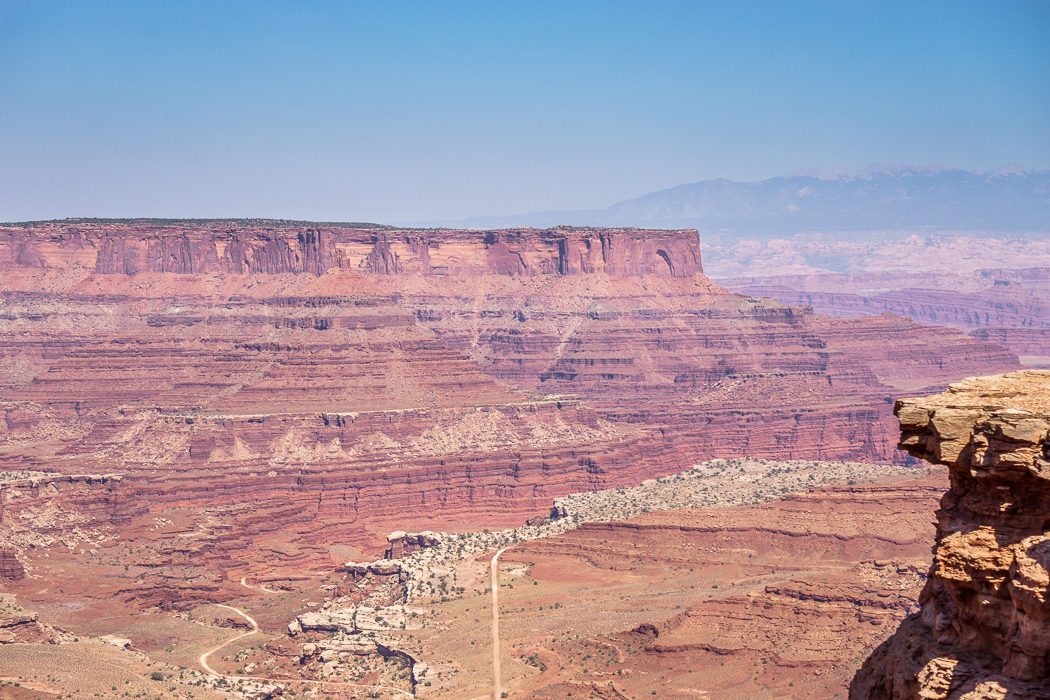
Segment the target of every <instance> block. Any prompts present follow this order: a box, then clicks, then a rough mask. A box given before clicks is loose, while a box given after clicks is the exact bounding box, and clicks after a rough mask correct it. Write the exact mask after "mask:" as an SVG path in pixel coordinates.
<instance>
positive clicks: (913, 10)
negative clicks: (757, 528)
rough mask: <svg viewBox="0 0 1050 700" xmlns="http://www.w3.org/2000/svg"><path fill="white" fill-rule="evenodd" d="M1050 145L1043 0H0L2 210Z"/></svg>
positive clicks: (64, 210) (535, 189)
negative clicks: (484, 0)
mask: <svg viewBox="0 0 1050 700" xmlns="http://www.w3.org/2000/svg"><path fill="white" fill-rule="evenodd" d="M875 161H889V162H908V163H915V164H919V163H933V162H943V163H946V164H949V165H956V166H961V167H967V168H978V169H986V168H992V167H995V166H998V165H1001V164H1004V163H1009V162H1020V163H1023V164H1026V165H1030V166H1035V167H1042V168H1045V167H1050V2H1048V1H1046V0H1039V1H1036V2H1006V1H1004V0H996V1H993V2H978V3H974V2H961V1H959V0H952V1H951V2H927V3H922V2H916V0H908V1H907V2H887V1H886V0H878V1H872V2H866V1H861V0H854V1H849V2H847V1H839V2H830V1H827V2H746V1H739V2H738V1H730V0H725V1H724V2H717V3H715V2H710V3H707V2H699V1H696V2H656V1H653V0H646V1H645V2H642V1H641V0H639V1H638V2H611V1H603V2H572V1H570V0H558V1H556V2H540V1H537V0H529V1H528V2H510V1H507V0H500V1H498V2H497V1H496V0H493V2H488V3H474V2H451V1H449V2H440V3H439V2H433V3H431V2H407V1H402V2H395V1H390V2H386V1H381V0H370V1H368V2H331V3H322V2H314V3H310V2H292V1H291V0H289V1H288V2H244V3H240V2H228V1H218V2H217V1H214V0H210V1H207V2H185V1H183V0H180V1H179V2H175V1H172V2H143V1H142V0H137V1H135V2H103V1H97V0H92V1H87V0H75V1H71V2H50V1H48V0H26V1H25V2H11V1H9V0H0V220H7V221H10V220H22V219H31V218H54V217H65V216H197V217H215V216H266V217H286V218H307V219H323V220H332V219H339V220H369V221H384V222H392V221H404V220H414V219H439V218H454V217H461V216H468V215H482V214H509V213H516V212H523V211H535V210H543V209H568V208H590V207H600V206H605V205H608V204H611V203H612V202H614V201H616V200H619V199H623V198H626V197H631V196H635V195H640V194H643V193H645V192H649V191H652V190H656V189H661V188H663V187H668V186H672V185H678V184H682V183H685V182H692V181H696V180H701V179H705V178H711V177H728V178H731V179H742V180H752V179H762V178H765V177H771V176H774V175H779V174H783V173H786V172H788V171H791V170H795V169H797V168H811V167H830V166H844V167H849V168H856V167H862V166H865V165H868V164H869V163H872V162H875Z"/></svg>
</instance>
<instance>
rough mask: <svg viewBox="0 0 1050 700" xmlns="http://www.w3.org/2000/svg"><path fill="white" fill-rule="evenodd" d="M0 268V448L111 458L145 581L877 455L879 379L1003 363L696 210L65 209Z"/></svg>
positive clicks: (216, 576) (115, 493) (29, 459)
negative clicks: (722, 269)
mask: <svg viewBox="0 0 1050 700" xmlns="http://www.w3.org/2000/svg"><path fill="white" fill-rule="evenodd" d="M0 273H2V274H0V437H2V439H0V470H4V471H9V472H17V471H36V472H59V473H62V474H67V475H75V474H109V473H119V474H121V475H123V479H122V480H121V481H119V482H113V485H112V487H110V486H107V487H106V489H107V490H106V497H105V499H103V500H102V501H101V502H100V503H101V505H102V506H103V507H104V508H105V509H108V511H106V512H108V513H109V514H110V515H109V517H110V519H111V521H112V523H113V524H114V527H117V528H118V529H119V532H118V533H115V534H116V535H118V536H120V537H126V538H127V539H130V540H135V541H136V542H141V543H148V550H149V553H148V557H146V555H143V556H144V557H145V558H147V559H148V560H149V564H150V565H149V567H148V571H145V572H143V573H142V574H141V575H140V576H138V578H137V579H136V578H135V575H132V574H130V573H129V574H128V580H121V581H120V582H119V591H118V594H119V595H122V596H126V597H129V598H135V599H137V600H140V601H145V602H148V603H149V604H154V603H156V604H169V603H174V602H177V601H173V600H172V597H178V596H181V595H182V593H180V592H179V591H180V589H181V588H182V587H184V586H187V585H189V584H186V583H185V582H187V581H190V580H191V578H192V580H193V583H192V585H191V586H189V589H188V590H190V592H192V594H193V595H195V596H197V597H201V596H209V597H215V596H218V595H219V593H217V592H216V591H219V589H220V588H221V586H222V585H223V582H224V581H227V580H228V579H230V577H231V576H233V574H234V573H235V572H237V571H241V572H243V571H245V570H251V569H254V568H264V567H265V568H268V569H272V568H273V567H288V568H294V569H296V570H301V569H303V568H304V567H306V568H309V567H317V568H322V567H328V566H331V564H332V563H333V561H341V560H343V559H336V557H337V555H335V554H332V553H331V552H330V551H329V547H330V546H332V545H351V546H354V547H359V548H363V549H367V550H368V553H367V556H368V557H369V558H371V559H374V558H377V557H378V556H379V555H380V554H381V553H382V551H383V548H385V546H386V544H387V542H386V539H385V536H386V533H387V532H389V531H391V530H405V531H421V530H428V529H443V530H448V529H452V528H456V527H472V526H484V525H489V524H499V523H503V524H511V523H514V524H516V523H518V522H520V521H521V520H522V519H524V518H525V517H527V516H528V515H532V514H535V513H536V512H539V511H542V510H544V509H546V507H547V506H548V505H549V503H550V501H551V500H552V499H553V498H554V497H556V496H559V495H562V494H565V493H569V492H577V491H585V490H592V489H597V488H608V487H616V486H620V485H625V484H631V483H636V482H638V481H640V480H642V479H645V478H649V477H653V476H660V475H665V474H668V473H673V472H676V471H680V470H681V469H682V468H683V467H685V466H688V465H689V464H692V463H696V462H699V461H702V460H704V459H707V458H712V457H723V456H738V455H750V456H766V457H777V458H781V459H791V458H815V459H840V458H842V459H864V460H892V459H894V457H895V454H896V453H895V450H894V448H893V443H894V442H895V439H896V432H895V429H894V426H893V424H892V416H891V415H890V400H889V397H890V396H893V395H899V394H901V393H907V392H915V391H928V390H929V389H930V388H931V387H941V386H944V385H946V384H947V383H948V382H949V381H953V380H955V379H958V378H959V377H960V376H965V375H967V374H975V373H987V372H997V371H1005V370H1009V369H1014V368H1016V367H1017V366H1018V362H1017V357H1016V356H1015V355H1014V354H1013V353H1011V352H1010V351H1008V350H1006V349H1004V348H1003V347H1001V346H999V345H995V344H993V343H989V342H985V341H982V340H980V339H974V338H971V337H968V336H966V335H965V334H963V333H961V332H959V331H956V330H951V329H944V328H936V329H931V328H923V327H921V326H919V325H917V324H916V323H914V322H913V321H910V320H908V319H904V318H900V317H897V316H890V315H885V316H876V317H870V318H864V319H825V318H822V317H819V316H816V315H815V314H813V313H812V312H810V311H808V310H804V309H797V308H791V307H786V306H783V305H780V304H777V303H774V302H770V301H763V300H757V299H748V298H745V297H741V296H738V295H736V294H733V293H731V292H728V291H726V290H724V289H722V288H721V287H719V286H717V285H715V284H714V283H712V282H711V281H710V280H709V279H708V278H707V277H705V276H704V275H703V273H702V266H701V257H700V249H699V238H698V235H697V232H696V231H644V230H638V229H621V230H607V229H574V228H573V229H570V228H558V229H550V230H531V229H518V230H505V231H451V230H407V229H392V228H384V227H375V226H372V227H368V226H358V225H345V226H336V225H322V224H303V225H300V224H292V223H281V222H148V221H140V222H125V223H106V222H77V221H71V222H62V223H47V224H33V225H24V226H0ZM13 512H14V511H12V513H13ZM34 512H35V511H34ZM85 517H88V516H87V515H85ZM90 517H91V518H96V517H99V514H98V513H97V512H96V511H94V510H92V511H91V513H90ZM38 520H39V519H34V518H29V519H27V520H26V522H37V521H38ZM40 522H41V523H43V521H40ZM44 526H45V525H44V524H41V525H40V527H44ZM47 527H52V526H51V525H47ZM70 527H72V526H70ZM52 529H53V527H52ZM67 529H68V528H67ZM47 534H48V536H49V537H52V538H53V539H55V540H56V541H58V540H61V537H60V536H59V535H60V534H61V533H47ZM41 551H42V550H39V548H38V550H37V555H39V556H43V555H42V554H40V552H41ZM17 556H18V557H20V558H21V561H23V563H25V564H28V565H29V566H27V569H31V565H32V564H33V562H32V561H29V560H28V559H27V558H26V557H27V556H28V557H29V559H32V558H34V556H36V555H33V554H32V553H31V554H30V555H26V554H25V552H22V551H19V552H18V553H17ZM355 556H357V555H355ZM364 557H365V555H364V554H362V559H364ZM52 561H54V559H52ZM187 571H192V573H193V576H192V577H191V576H189V575H187V573H186V572H187ZM233 578H234V580H236V578H238V577H236V576H233Z"/></svg>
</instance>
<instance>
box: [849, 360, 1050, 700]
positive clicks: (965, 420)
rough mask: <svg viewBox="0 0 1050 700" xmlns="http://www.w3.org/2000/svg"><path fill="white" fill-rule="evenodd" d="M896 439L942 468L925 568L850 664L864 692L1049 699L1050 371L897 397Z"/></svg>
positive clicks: (855, 690)
mask: <svg viewBox="0 0 1050 700" xmlns="http://www.w3.org/2000/svg"><path fill="white" fill-rule="evenodd" d="M896 413H897V416H898V417H899V419H900V424H901V431H902V440H901V447H903V448H904V449H906V450H908V451H909V452H910V453H911V454H913V455H915V456H917V457H921V458H923V459H926V460H928V461H930V462H934V463H937V464H945V465H947V466H948V467H949V468H950V475H951V490H950V491H948V493H947V494H946V495H945V496H944V498H943V499H942V501H941V508H940V510H939V511H938V512H937V541H936V546H935V548H934V560H933V566H932V567H931V569H930V576H929V579H928V581H927V584H926V586H925V588H924V589H923V592H922V594H921V596H920V598H919V602H920V604H921V606H922V611H921V613H919V614H917V615H914V616H912V617H909V618H908V619H906V620H905V621H904V622H903V623H902V624H901V627H900V629H899V630H898V631H897V633H896V634H895V635H894V636H893V637H891V638H890V639H889V640H888V641H886V642H885V643H883V645H882V646H880V647H879V648H878V649H877V650H876V651H875V652H874V653H873V654H872V656H871V657H870V658H869V659H868V661H867V662H866V663H865V665H864V667H863V668H861V670H860V671H859V672H858V673H857V675H856V677H855V678H854V680H853V684H852V686H851V689H850V696H851V697H852V698H855V699H857V700H860V699H862V698H916V697H922V698H1007V697H1009V698H1013V699H1017V700H1021V699H1023V698H1050V571H1048V570H1050V372H1047V371H1034V370H1031V371H1022V372H1013V373H1010V374H1005V375H1001V376H997V377H978V378H973V379H967V380H966V381H963V382H960V383H959V384H954V385H952V386H951V388H950V389H949V391H947V392H945V393H943V394H938V395H936V396H930V397H925V398H919V399H906V400H902V401H899V402H897V406H896Z"/></svg>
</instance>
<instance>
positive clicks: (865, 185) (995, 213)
mask: <svg viewBox="0 0 1050 700" xmlns="http://www.w3.org/2000/svg"><path fill="white" fill-rule="evenodd" d="M430 223H437V222H430ZM440 223H442V224H455V225H457V226H469V227H475V228H489V227H506V226H555V225H558V224H568V225H595V226H648V227H660V228H694V227H695V228H700V229H702V230H704V231H705V232H706V233H707V234H708V235H714V236H716V237H719V238H722V237H725V238H729V239H731V238H737V237H744V236H746V237H767V236H774V235H776V236H780V235H792V234H796V233H803V232H813V231H876V230H904V229H912V230H914V229H954V230H970V231H997V232H1012V231H1016V232H1022V231H1050V170H1032V169H1029V168H1024V167H1022V166H1018V165H1010V166H1005V167H1002V168H997V169H995V170H990V171H988V172H973V171H969V170H959V169H954V168H946V167H943V166H939V165H938V166H924V167H913V166H906V165H886V164H877V165H873V166H871V167H868V168H865V169H864V170H860V171H857V172H845V171H831V172H829V171H797V172H794V173H790V174H788V175H785V176H782V177H774V178H770V179H768V180H762V181H761V182H734V181H732V180H726V179H722V178H719V179H717V180H702V181H700V182H694V183H691V184H688V185H679V186H678V187H672V188H670V189H666V190H660V191H658V192H651V193H649V194H646V195H642V196H641V197H636V198H634V199H628V200H625V201H622V202H617V203H616V204H613V205H612V206H609V207H607V208H605V209H593V210H579V211H546V212H534V213H530V214H519V215H515V216H498V217H475V218H470V219H465V220H460V221H455V222H440Z"/></svg>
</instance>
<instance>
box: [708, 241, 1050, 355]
mask: <svg viewBox="0 0 1050 700" xmlns="http://www.w3.org/2000/svg"><path fill="white" fill-rule="evenodd" d="M1047 250H1050V248H1048V246H1047V240H1046V236H1045V235H1037V234H1031V235H1029V236H1027V237H1020V236H1010V237H1007V236H1003V235H998V236H996V235H991V234H989V235H986V236H974V235H972V234H970V235H964V234H958V233H956V234H952V233H943V234H937V235H926V236H919V235H910V236H901V237H897V238H893V237H888V238H887V239H885V240H877V241H865V240H853V241H851V240H845V239H841V238H838V237H836V236H833V235H825V236H813V237H810V238H805V237H800V238H798V239H795V240H773V241H757V240H749V241H738V242H735V243H734V244H732V245H720V246H714V247H713V251H712V252H711V253H709V255H708V259H709V260H712V262H711V264H710V265H709V267H710V268H711V272H712V276H713V277H715V279H717V280H718V282H719V283H720V284H722V285H724V286H726V287H727V288H729V289H732V290H733V291H736V292H739V293H741V294H747V295H750V296H757V297H768V298H772V299H776V300H777V301H780V302H781V303H784V304H789V305H798V306H804V307H807V308H812V309H813V310H814V311H816V312H817V313H819V314H821V315H826V316H836V317H850V318H853V317H858V316H872V315H878V314H882V313H886V312H889V313H892V314H895V315H898V316H907V317H908V318H911V319H913V320H915V321H918V322H919V323H923V324H930V325H938V326H949V327H951V328H958V329H960V330H964V331H966V332H967V333H969V334H970V335H971V336H973V337H975V338H980V339H983V340H990V341H993V342H995V343H998V344H1000V345H1003V346H1005V347H1008V348H1010V349H1011V350H1012V351H1014V352H1015V353H1017V354H1018V356H1019V357H1020V359H1021V362H1022V364H1025V365H1027V366H1033V367H1050V354H1048V353H1047V350H1046V348H1047V341H1048V340H1050V301H1048V300H1050V254H1048V253H1047Z"/></svg>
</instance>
